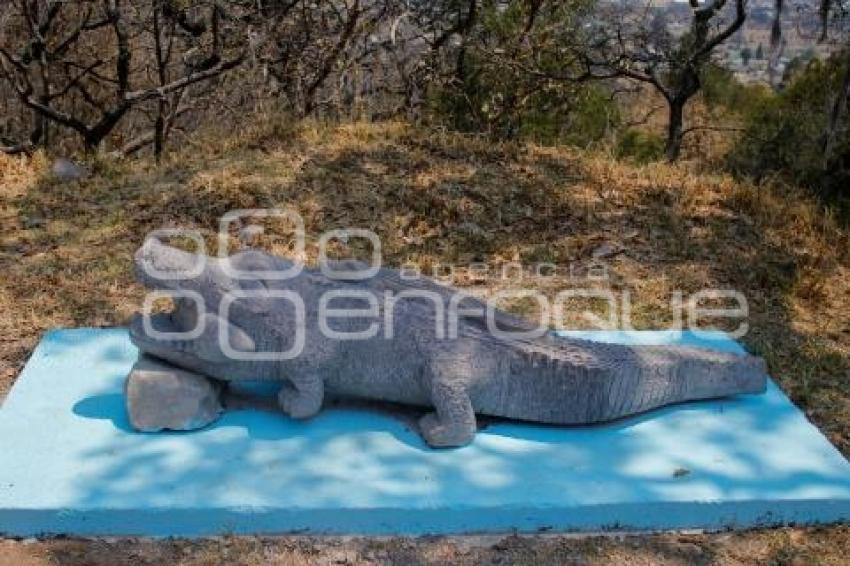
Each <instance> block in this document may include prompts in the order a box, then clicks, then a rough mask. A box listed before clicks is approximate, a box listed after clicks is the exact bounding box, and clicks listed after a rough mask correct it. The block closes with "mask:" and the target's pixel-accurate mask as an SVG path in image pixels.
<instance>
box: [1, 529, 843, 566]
mask: <svg viewBox="0 0 850 566" xmlns="http://www.w3.org/2000/svg"><path fill="white" fill-rule="evenodd" d="M848 548H850V527H846V526H845V527H833V528H828V529H772V530H762V531H749V532H739V533H723V534H715V535H702V534H665V535H655V536H604V537H603V536H590V537H576V536H557V535H550V536H505V537H434V538H418V539H407V538H389V539H374V538H370V539H365V538H345V539H343V538H311V537H273V538H264V537H238V538H217V539H206V540H192V541H188V540H164V541H153V540H149V539H95V540H77V539H63V540H48V541H38V540H34V539H31V540H24V541H12V540H6V541H0V566H30V565H32V566H35V565H43V564H65V565H73V566H78V565H79V566H82V565H102V566H118V565H122V564H128V565H130V564H134V565H135V564H157V565H158V564H180V565H207V564H220V563H227V564H234V565H237V564H244V565H259V564H287V565H288V564H292V565H301V564H305V565H306V564H328V565H331V564H405V565H415V564H448V563H450V564H529V565H537V564H617V565H619V564H630V565H632V564H633V565H642V564H682V565H691V564H693V565H698V564H777V565H780V564H824V565H826V564H847V563H848V557H847V549H848Z"/></svg>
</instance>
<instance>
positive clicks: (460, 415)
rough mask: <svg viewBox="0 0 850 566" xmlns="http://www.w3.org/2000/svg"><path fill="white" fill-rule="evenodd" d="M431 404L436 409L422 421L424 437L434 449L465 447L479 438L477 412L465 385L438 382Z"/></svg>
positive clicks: (420, 421)
mask: <svg viewBox="0 0 850 566" xmlns="http://www.w3.org/2000/svg"><path fill="white" fill-rule="evenodd" d="M431 401H432V402H433V403H434V408H435V409H436V411H435V412H433V413H428V414H427V415H425V416H424V417H422V418H421V419H419V430H420V432H421V433H422V437H423V438H424V439H425V442H427V443H428V444H429V445H430V446H432V447H434V448H448V447H456V446H463V445H465V444H469V443H470V442H472V439H473V438H475V431H476V425H475V412H474V411H473V409H472V402H471V401H470V400H469V394H468V393H467V392H466V390H465V388H464V387H463V386H462V385H453V384H448V383H445V382H442V381H435V382H434V383H433V384H432V385H431Z"/></svg>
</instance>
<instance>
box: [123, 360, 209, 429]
mask: <svg viewBox="0 0 850 566" xmlns="http://www.w3.org/2000/svg"><path fill="white" fill-rule="evenodd" d="M220 393H221V386H220V385H219V384H218V383H217V382H215V381H212V380H210V379H207V378H206V377H204V376H203V375H200V374H197V373H194V372H190V371H184V370H181V369H178V368H176V367H174V366H172V365H171V364H166V363H162V362H159V361H157V360H154V359H152V358H150V357H148V356H145V355H142V356H140V357H139V360H138V361H137V362H136V364H135V365H134V366H133V369H132V370H130V374H129V375H128V376H127V381H126V383H125V385H124V394H125V401H126V404H127V413H128V415H129V417H130V424H131V425H132V426H133V428H135V429H136V430H140V431H143V432H157V431H160V430H195V429H198V428H203V427H205V426H207V425H208V424H210V423H211V422H213V421H215V420H216V419H217V418H218V417H219V415H220V414H221V412H222V406H221V404H220V403H219V396H220Z"/></svg>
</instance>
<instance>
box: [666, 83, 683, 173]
mask: <svg viewBox="0 0 850 566" xmlns="http://www.w3.org/2000/svg"><path fill="white" fill-rule="evenodd" d="M668 106H669V118H668V121H667V142H666V144H665V146H664V155H665V156H666V157H667V161H669V162H670V163H673V162H674V161H676V160H678V159H679V153H680V152H681V151H682V136H683V132H682V122H683V115H684V110H685V103H684V102H683V101H681V100H678V99H675V98H674V99H672V100H670V101H668Z"/></svg>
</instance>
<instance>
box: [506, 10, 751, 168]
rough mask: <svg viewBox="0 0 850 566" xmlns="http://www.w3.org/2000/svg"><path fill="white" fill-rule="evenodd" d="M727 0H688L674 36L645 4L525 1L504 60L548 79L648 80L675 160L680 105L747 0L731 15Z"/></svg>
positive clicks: (737, 24)
mask: <svg viewBox="0 0 850 566" xmlns="http://www.w3.org/2000/svg"><path fill="white" fill-rule="evenodd" d="M727 1H728V0H707V1H705V2H700V0H689V8H690V22H689V25H688V28H687V31H686V32H685V33H684V34H681V35H679V36H677V35H675V34H674V33H673V32H671V31H670V29H669V26H668V25H667V23H666V22H664V21H662V20H660V19H658V18H657V16H656V14H655V13H654V12H653V10H652V9H651V6H650V5H646V6H643V7H629V6H627V5H622V4H618V5H616V6H597V7H594V9H593V10H592V11H591V10H587V9H585V10H584V11H583V10H582V9H581V8H580V7H576V6H573V5H569V4H562V3H558V2H547V1H542V0H538V1H531V2H527V5H528V8H527V9H526V12H527V18H528V20H527V21H528V23H527V25H526V27H525V31H524V32H523V34H522V36H521V41H522V46H521V47H520V48H517V49H513V50H512V51H510V52H509V54H510V56H509V57H507V56H505V55H503V56H502V60H503V61H504V62H505V63H506V64H513V65H515V66H518V67H519V68H521V69H524V70H525V71H526V72H528V73H530V74H532V75H535V76H537V77H540V78H544V79H548V80H553V81H559V82H572V83H575V82H585V81H594V80H608V81H616V80H622V79H626V80H629V81H637V82H640V83H644V84H647V85H650V86H651V87H652V88H653V89H655V90H656V91H657V92H658V93H659V94H660V95H661V96H662V97H663V99H664V100H665V102H666V105H667V115H668V116H667V136H666V143H665V154H666V156H667V159H668V160H669V161H676V160H677V159H678V158H679V155H680V153H681V148H682V140H683V138H684V136H685V134H686V133H688V132H689V131H690V130H689V129H688V128H686V127H685V125H684V110H685V106H686V105H687V103H688V102H689V101H690V100H691V99H692V98H693V97H694V96H695V95H696V94H697V93H698V92H699V90H700V88H701V86H702V85H701V79H702V73H703V70H704V69H705V67H706V65H707V64H708V63H709V62H710V61H711V56H712V53H713V52H714V51H715V50H716V49H717V48H718V47H719V46H720V45H722V44H723V42H725V41H726V40H727V39H729V38H730V37H731V36H732V35H733V34H734V33H735V32H736V31H738V30H739V29H740V28H741V26H743V24H744V22H745V20H746V17H747V14H746V0H734V6H733V7H732V9H731V14H728V13H727V12H729V11H730V10H726V8H727ZM503 51H504V50H503Z"/></svg>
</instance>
